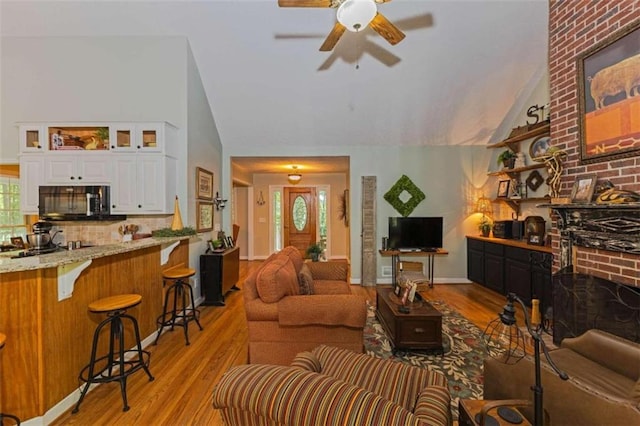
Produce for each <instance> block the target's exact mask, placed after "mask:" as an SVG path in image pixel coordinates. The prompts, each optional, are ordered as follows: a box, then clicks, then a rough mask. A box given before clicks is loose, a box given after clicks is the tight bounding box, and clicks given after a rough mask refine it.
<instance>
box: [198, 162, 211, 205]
mask: <svg viewBox="0 0 640 426" xmlns="http://www.w3.org/2000/svg"><path fill="white" fill-rule="evenodd" d="M196 198H197V199H199V200H207V201H213V173H211V172H210V171H208V170H205V169H203V168H201V167H196Z"/></svg>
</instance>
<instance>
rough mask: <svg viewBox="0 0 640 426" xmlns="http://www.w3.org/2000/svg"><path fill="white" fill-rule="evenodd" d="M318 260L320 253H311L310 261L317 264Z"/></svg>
mask: <svg viewBox="0 0 640 426" xmlns="http://www.w3.org/2000/svg"><path fill="white" fill-rule="evenodd" d="M319 260H320V253H311V261H312V262H317V261H319Z"/></svg>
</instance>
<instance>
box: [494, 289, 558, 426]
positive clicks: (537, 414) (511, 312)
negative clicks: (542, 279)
mask: <svg viewBox="0 0 640 426" xmlns="http://www.w3.org/2000/svg"><path fill="white" fill-rule="evenodd" d="M534 300H535V301H536V303H532V305H533V306H537V305H538V301H537V300H536V299H534ZM515 302H518V304H519V305H520V306H521V307H522V311H523V313H524V321H525V324H526V326H527V332H528V333H529V335H530V336H531V338H532V339H533V348H534V365H535V380H536V382H535V385H534V386H532V387H531V389H532V390H533V396H534V399H533V406H534V425H535V426H542V425H543V423H544V411H543V405H542V378H541V372H540V348H541V347H542V351H543V352H544V356H545V358H547V361H548V362H549V365H550V366H551V368H553V370H554V371H555V372H556V373H557V374H558V376H559V377H560V378H561V379H562V380H567V379H568V378H569V376H568V375H567V373H565V372H564V371H562V370H560V369H559V368H558V367H557V366H556V365H555V363H554V362H553V360H552V359H551V357H550V356H549V351H548V350H547V346H546V345H545V343H544V341H543V340H542V337H541V336H540V332H539V329H537V328H534V327H532V321H531V320H530V319H529V317H528V316H527V308H526V306H525V305H524V302H523V301H522V299H520V298H519V297H518V296H516V295H515V294H514V293H509V294H508V295H507V304H506V305H505V306H504V308H503V311H502V313H501V314H498V318H496V319H494V320H493V321H491V322H490V323H489V325H487V328H486V329H485V330H484V333H483V334H482V339H483V340H484V342H485V346H486V348H487V351H488V352H489V356H491V357H492V358H495V359H497V360H498V361H501V362H504V363H505V364H515V363H516V362H518V361H520V360H521V359H522V358H524V356H525V354H526V352H525V344H524V335H523V334H522V331H521V330H520V328H519V327H518V325H517V323H516V316H515V313H516V309H515V306H514V303H515ZM535 315H536V314H535V309H534V313H533V316H534V317H535ZM537 315H538V318H537V322H538V323H539V322H540V319H539V313H538V314H537ZM533 320H536V318H533Z"/></svg>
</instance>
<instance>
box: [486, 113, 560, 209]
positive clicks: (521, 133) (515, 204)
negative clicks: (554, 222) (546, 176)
mask: <svg viewBox="0 0 640 426" xmlns="http://www.w3.org/2000/svg"><path fill="white" fill-rule="evenodd" d="M550 129H551V124H550V122H549V120H546V121H543V122H542V123H537V124H533V125H528V126H523V127H517V128H515V129H513V131H512V132H511V135H509V138H507V139H505V140H503V141H501V142H498V143H494V144H491V145H487V148H488V149H495V148H508V149H510V150H511V151H513V152H516V153H517V152H520V151H521V149H520V144H521V143H522V142H523V141H526V140H528V139H532V138H534V137H536V136H541V135H548V134H549V132H550ZM529 161H533V160H532V159H529ZM546 167H547V166H546V164H545V163H544V162H533V163H532V164H529V165H527V166H523V167H514V168H512V169H508V168H503V169H501V170H495V171H491V172H488V173H487V176H495V177H497V176H507V177H508V178H509V179H511V182H512V183H511V184H512V185H515V184H516V183H517V184H520V183H521V182H522V181H521V179H520V176H521V173H526V172H531V171H532V170H538V169H546ZM536 173H537V172H536ZM530 175H531V174H530V173H528V174H525V176H524V178H527V179H528V177H529V176H530ZM524 178H523V180H526V179H524ZM538 179H541V176H540V175H539V174H538ZM527 183H528V182H527ZM539 185H540V184H538V185H536V186H535V188H531V189H532V191H534V192H535V191H536V190H537V189H538V186H539ZM522 192H523V194H521V195H526V192H524V191H522ZM512 195H513V194H512ZM544 201H551V200H550V198H549V197H548V196H545V197H525V198H496V199H494V200H493V202H500V203H504V204H507V205H508V206H509V207H511V209H512V210H513V211H514V212H515V213H516V214H520V205H521V204H522V203H528V202H544Z"/></svg>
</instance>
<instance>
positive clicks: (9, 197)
mask: <svg viewBox="0 0 640 426" xmlns="http://www.w3.org/2000/svg"><path fill="white" fill-rule="evenodd" d="M26 234H27V225H26V223H25V221H24V216H23V215H22V214H21V213H20V183H19V181H18V179H17V178H14V177H9V176H0V242H9V240H10V239H11V237H18V236H20V237H23V238H24V237H25V236H26Z"/></svg>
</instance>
